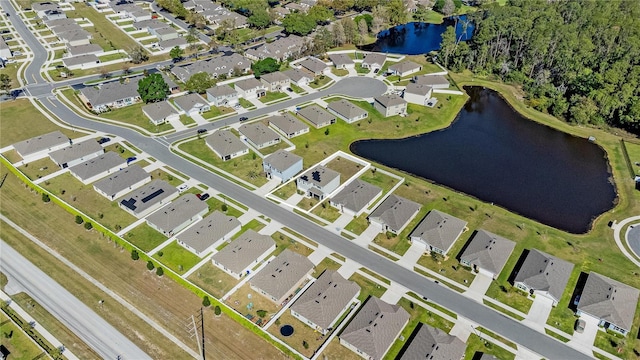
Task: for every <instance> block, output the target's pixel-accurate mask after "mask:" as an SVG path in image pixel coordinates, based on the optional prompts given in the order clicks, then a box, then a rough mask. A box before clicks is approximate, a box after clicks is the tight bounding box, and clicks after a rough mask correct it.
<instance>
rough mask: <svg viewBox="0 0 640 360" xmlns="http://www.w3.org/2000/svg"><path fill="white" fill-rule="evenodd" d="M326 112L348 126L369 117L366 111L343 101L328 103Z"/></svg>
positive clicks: (347, 101)
mask: <svg viewBox="0 0 640 360" xmlns="http://www.w3.org/2000/svg"><path fill="white" fill-rule="evenodd" d="M327 110H329V112H330V113H333V114H335V115H337V116H338V117H339V118H341V119H342V120H344V121H346V122H347V123H349V124H351V123H354V122H356V121H358V120H362V119H366V118H367V116H369V113H368V112H367V111H366V110H364V109H362V108H361V107H359V106H356V105H354V104H353V103H352V102H351V101H349V100H345V99H340V100H338V101H332V102H330V103H329V104H328V105H327Z"/></svg>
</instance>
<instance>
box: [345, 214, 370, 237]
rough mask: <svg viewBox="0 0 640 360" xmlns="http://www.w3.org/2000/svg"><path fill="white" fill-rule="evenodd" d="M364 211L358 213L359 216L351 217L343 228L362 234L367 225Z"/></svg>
mask: <svg viewBox="0 0 640 360" xmlns="http://www.w3.org/2000/svg"><path fill="white" fill-rule="evenodd" d="M367 215H368V214H366V213H362V214H360V216H358V217H356V218H353V220H351V222H350V223H348V224H347V226H345V227H344V229H345V230H347V231H350V232H352V233H354V234H356V235H360V234H362V233H363V232H364V231H365V230H367V228H368V227H369V222H368V221H367Z"/></svg>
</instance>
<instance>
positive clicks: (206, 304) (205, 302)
mask: <svg viewBox="0 0 640 360" xmlns="http://www.w3.org/2000/svg"><path fill="white" fill-rule="evenodd" d="M202 306H204V307H209V306H211V300H209V297H208V296H206V295H205V297H204V299H202Z"/></svg>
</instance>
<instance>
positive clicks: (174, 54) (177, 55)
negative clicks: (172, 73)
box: [169, 46, 184, 60]
mask: <svg viewBox="0 0 640 360" xmlns="http://www.w3.org/2000/svg"><path fill="white" fill-rule="evenodd" d="M182 55H184V50H182V49H181V48H180V46H174V47H173V48H172V49H171V51H169V56H171V58H172V59H173V60H180V59H182Z"/></svg>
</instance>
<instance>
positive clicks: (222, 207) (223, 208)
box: [220, 204, 228, 212]
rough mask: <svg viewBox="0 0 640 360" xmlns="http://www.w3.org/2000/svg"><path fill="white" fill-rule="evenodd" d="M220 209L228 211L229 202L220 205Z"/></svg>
mask: <svg viewBox="0 0 640 360" xmlns="http://www.w3.org/2000/svg"><path fill="white" fill-rule="evenodd" d="M220 210H222V212H227V210H228V208H227V204H222V206H221V207H220Z"/></svg>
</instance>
